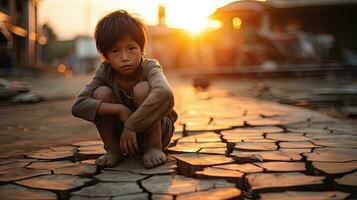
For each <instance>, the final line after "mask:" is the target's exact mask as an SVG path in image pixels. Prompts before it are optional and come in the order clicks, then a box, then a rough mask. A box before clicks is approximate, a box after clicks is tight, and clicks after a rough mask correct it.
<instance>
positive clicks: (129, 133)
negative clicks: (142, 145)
mask: <svg viewBox="0 0 357 200" xmlns="http://www.w3.org/2000/svg"><path fill="white" fill-rule="evenodd" d="M120 151H121V152H122V153H124V154H125V153H127V154H131V155H134V154H135V153H136V152H139V147H138V143H137V142H136V132H135V131H133V130H130V129H128V128H126V127H124V129H123V132H122V134H121V138H120Z"/></svg>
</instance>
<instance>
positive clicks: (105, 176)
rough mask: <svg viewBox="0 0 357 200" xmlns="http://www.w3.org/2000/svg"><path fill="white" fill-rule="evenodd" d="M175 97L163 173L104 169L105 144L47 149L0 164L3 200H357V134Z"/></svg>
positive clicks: (276, 112)
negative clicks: (101, 164)
mask: <svg viewBox="0 0 357 200" xmlns="http://www.w3.org/2000/svg"><path fill="white" fill-rule="evenodd" d="M178 91H179V92H177V93H176V97H177V101H176V110H177V111H178V113H179V114H180V117H179V120H178V122H177V123H176V132H175V134H174V136H173V138H172V143H171V145H170V147H169V148H168V149H167V153H169V161H168V162H167V163H166V164H165V165H162V166H160V167H157V168H154V169H145V168H143V167H142V165H141V162H140V160H139V158H128V159H126V160H124V161H123V162H121V163H120V164H118V165H117V166H116V167H113V168H105V169H98V168H97V167H96V166H95V165H94V164H93V163H94V160H95V158H97V157H99V156H101V155H102V154H103V153H104V149H103V144H102V143H101V141H87V142H79V143H74V144H68V145H67V146H57V147H49V148H47V149H43V150H39V151H34V152H29V153H26V154H25V155H19V156H17V157H9V158H2V159H1V160H0V182H1V185H0V199H70V200H79V199H100V200H119V199H279V200H280V199H289V200H293V199H354V198H357V196H356V191H357V172H356V169H357V149H356V147H357V136H356V134H357V132H356V129H355V128H354V127H351V126H349V125H347V124H345V123H343V122H340V121H338V120H336V119H333V118H330V117H327V116H324V115H322V114H319V113H316V112H313V111H309V110H305V109H301V108H296V107H291V106H285V105H280V104H275V103H269V102H263V101H257V100H255V99H250V98H243V97H237V96H232V95H231V94H229V93H227V92H225V91H219V90H213V91H209V92H200V93H196V92H195V91H194V90H187V89H181V90H178Z"/></svg>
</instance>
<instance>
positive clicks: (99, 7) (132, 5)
mask: <svg viewBox="0 0 357 200" xmlns="http://www.w3.org/2000/svg"><path fill="white" fill-rule="evenodd" d="M232 1H234V0H60V1H59V0H42V1H41V4H40V6H39V23H40V24H43V23H49V24H50V25H51V26H52V28H53V29H54V30H55V33H56V34H57V35H58V37H59V39H64V40H65V39H72V38H74V37H75V36H76V35H79V34H80V35H92V33H93V31H94V27H95V25H96V22H97V21H98V19H99V18H100V17H102V16H103V15H105V14H106V13H108V12H110V11H113V10H116V9H125V10H128V11H129V12H131V13H136V14H138V15H140V16H141V18H142V19H143V20H144V21H145V22H146V23H147V24H151V25H154V24H156V23H157V8H158V5H159V4H162V5H164V6H165V7H166V17H167V19H166V21H167V24H168V25H169V26H171V27H179V28H184V29H186V30H188V31H190V32H199V31H200V30H202V29H203V28H205V27H206V26H207V24H208V23H209V22H207V20H206V18H207V16H208V15H210V14H211V13H212V12H214V11H215V9H216V8H218V7H220V6H224V5H226V4H227V3H229V2H232Z"/></svg>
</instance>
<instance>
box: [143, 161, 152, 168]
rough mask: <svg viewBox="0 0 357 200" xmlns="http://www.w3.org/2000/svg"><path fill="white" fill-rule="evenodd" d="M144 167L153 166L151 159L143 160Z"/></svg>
mask: <svg viewBox="0 0 357 200" xmlns="http://www.w3.org/2000/svg"><path fill="white" fill-rule="evenodd" d="M144 167H146V168H153V167H154V164H153V163H152V162H151V161H146V162H144Z"/></svg>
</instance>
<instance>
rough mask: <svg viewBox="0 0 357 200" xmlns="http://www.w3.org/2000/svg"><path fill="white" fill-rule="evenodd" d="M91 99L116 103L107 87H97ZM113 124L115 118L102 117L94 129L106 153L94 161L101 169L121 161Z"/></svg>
mask: <svg viewBox="0 0 357 200" xmlns="http://www.w3.org/2000/svg"><path fill="white" fill-rule="evenodd" d="M93 98H95V99H99V100H102V101H103V102H107V103H115V102H116V99H115V96H114V93H113V91H112V90H111V89H110V88H109V87H107V86H101V87H98V88H97V89H96V90H95V91H94V93H93ZM114 123H115V116H104V117H98V119H97V123H96V127H97V129H98V132H99V135H100V137H101V138H102V140H103V143H104V149H105V151H106V153H105V154H104V155H103V156H101V157H100V158H98V159H97V160H96V164H97V165H99V166H102V167H113V166H114V165H115V164H117V163H118V162H119V160H120V159H121V154H120V149H119V145H118V137H117V136H116V134H115V130H114Z"/></svg>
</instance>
